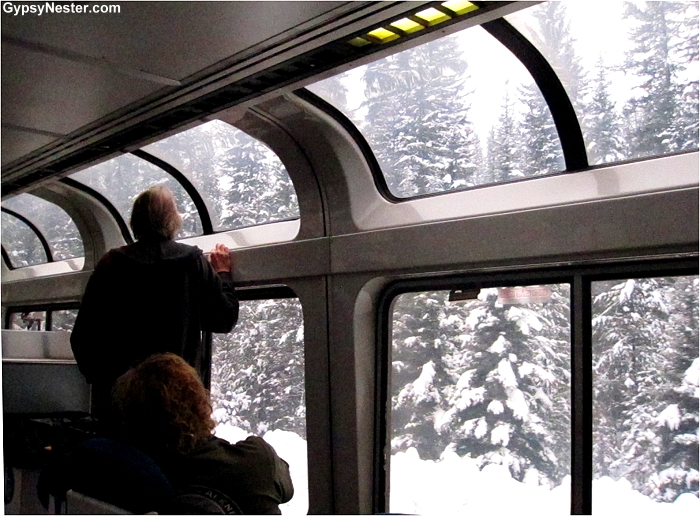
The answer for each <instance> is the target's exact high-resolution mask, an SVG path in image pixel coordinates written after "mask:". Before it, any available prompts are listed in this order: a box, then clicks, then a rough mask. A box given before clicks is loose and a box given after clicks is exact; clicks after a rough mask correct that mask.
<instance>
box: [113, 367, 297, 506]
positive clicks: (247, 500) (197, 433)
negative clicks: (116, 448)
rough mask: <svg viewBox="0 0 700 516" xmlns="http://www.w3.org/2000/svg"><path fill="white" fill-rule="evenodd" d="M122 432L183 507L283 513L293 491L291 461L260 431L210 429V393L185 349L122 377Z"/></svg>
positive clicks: (118, 398)
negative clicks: (233, 434) (241, 433)
mask: <svg viewBox="0 0 700 516" xmlns="http://www.w3.org/2000/svg"><path fill="white" fill-rule="evenodd" d="M113 395H114V406H115V409H116V412H117V415H118V419H119V423H120V426H119V429H120V438H121V439H123V440H125V441H126V442H127V443H129V444H131V445H133V446H135V447H137V448H139V449H140V450H141V451H143V452H145V453H146V454H148V455H149V456H150V457H151V458H152V459H153V460H154V461H155V462H156V464H158V466H159V467H160V468H161V469H162V471H163V473H164V474H165V476H166V477H167V478H168V480H169V481H170V483H171V484H172V485H173V487H174V488H175V491H176V493H177V495H178V499H179V500H180V502H181V503H183V504H186V506H187V508H188V509H189V511H188V512H184V513H183V514H280V508H279V505H280V504H281V503H286V502H288V501H289V500H291V499H292V496H293V495H294V487H293V485H292V479H291V476H290V474H289V465H288V464H287V463H286V462H285V461H284V460H282V459H281V458H280V457H279V456H278V455H277V453H276V452H275V450H274V448H273V447H272V446H270V445H269V444H268V443H267V442H265V441H264V440H263V439H262V438H260V437H257V436H250V437H248V438H247V439H245V440H244V441H240V442H238V443H236V444H231V443H229V442H228V441H225V440H224V439H219V438H218V437H214V436H212V430H213V429H214V421H213V420H212V419H211V413H212V407H211V402H210V400H209V393H208V392H207V391H206V389H205V388H204V386H203V385H202V382H201V381H200V379H199V378H198V377H197V373H196V371H195V370H194V369H193V368H192V367H190V366H189V365H187V364H186V363H185V361H184V360H182V359H181V358H180V357H178V356H176V355H173V354H170V353H164V354H157V355H152V356H150V357H149V358H147V359H146V360H144V361H143V362H141V363H140V364H138V365H137V366H136V367H134V368H132V369H130V370H129V371H128V372H126V373H125V374H124V375H122V376H121V377H119V378H118V379H117V381H116V383H115V386H114V391H113Z"/></svg>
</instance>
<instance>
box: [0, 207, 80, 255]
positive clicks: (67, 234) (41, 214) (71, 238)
mask: <svg viewBox="0 0 700 516" xmlns="http://www.w3.org/2000/svg"><path fill="white" fill-rule="evenodd" d="M2 205H3V207H4V208H8V209H10V210H12V211H14V212H16V213H18V214H20V215H22V216H23V217H25V218H26V219H27V220H29V221H30V222H31V223H32V224H34V225H35V226H36V227H37V229H38V230H39V231H40V232H41V234H42V235H43V236H44V238H45V239H46V241H47V242H48V244H49V247H50V249H51V254H52V255H53V259H54V260H67V259H69V258H79V257H81V256H84V255H85V251H84V250H83V240H82V238H81V237H80V232H79V231H78V227H77V226H76V225H75V222H73V219H71V218H70V216H69V215H68V214H67V213H66V212H65V211H64V210H63V209H61V208H59V207H58V206H57V205H55V204H53V203H51V202H49V201H45V200H44V199H41V198H39V197H37V196H35V195H31V194H22V195H18V196H17V197H13V198H11V199H7V200H6V201H3V203H2ZM3 221H4V219H3ZM4 232H5V228H3V234H4ZM20 241H21V240H20ZM21 242H22V245H25V244H24V241H21Z"/></svg>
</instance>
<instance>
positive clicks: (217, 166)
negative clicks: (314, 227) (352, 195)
mask: <svg viewBox="0 0 700 516" xmlns="http://www.w3.org/2000/svg"><path fill="white" fill-rule="evenodd" d="M143 150H145V151H146V152H149V153H151V154H153V155H154V156H156V157H158V158H160V159H162V160H163V161H165V162H167V163H169V164H171V165H172V166H174V167H175V168H177V169H178V170H180V171H181V172H182V173H183V174H184V175H185V176H187V178H188V179H189V180H190V181H192V183H193V184H194V185H195V186H196V187H197V189H198V190H199V191H200V192H201V194H202V197H203V198H204V200H205V202H206V203H207V207H208V208H209V213H210V215H211V218H212V225H213V227H214V230H215V231H224V230H227V229H235V228H240V227H245V226H254V225H258V224H265V223H267V222H275V221H281V220H288V219H293V218H298V217H299V205H298V202H297V196H296V193H295V192H294V186H293V185H292V181H291V180H290V179H289V175H288V174H287V170H286V169H285V167H284V165H283V164H282V162H281V161H280V159H279V158H278V157H277V155H276V154H275V153H274V152H272V151H271V150H270V149H269V148H268V147H266V146H265V145H263V144H262V143H260V142H259V141H258V140H256V139H255V138H253V137H251V136H249V135H247V134H246V133H244V132H243V131H241V130H239V129H236V128H235V127H233V126H231V125H229V124H227V123H225V122H221V121H220V120H213V121H211V122H208V123H206V124H202V125H200V126H197V127H195V128H193V129H189V130H187V131H184V132H182V133H179V134H176V135H173V136H171V137H169V138H166V139H164V140H161V141H159V142H157V143H154V144H151V145H149V146H147V147H144V149H143Z"/></svg>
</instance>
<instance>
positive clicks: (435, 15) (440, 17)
mask: <svg viewBox="0 0 700 516" xmlns="http://www.w3.org/2000/svg"><path fill="white" fill-rule="evenodd" d="M415 16H416V17H417V18H420V19H421V20H425V21H426V22H428V25H437V24H438V23H442V22H444V21H447V20H449V19H450V17H449V16H448V15H446V14H445V13H443V12H442V11H438V10H437V9H435V8H433V7H430V8H428V9H425V10H423V11H420V12H418V13H416V14H415Z"/></svg>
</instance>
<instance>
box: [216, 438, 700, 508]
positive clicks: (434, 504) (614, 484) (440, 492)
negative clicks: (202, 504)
mask: <svg viewBox="0 0 700 516" xmlns="http://www.w3.org/2000/svg"><path fill="white" fill-rule="evenodd" d="M216 435H217V436H218V437H221V438H223V439H226V440H228V441H230V442H233V443H235V442H237V441H240V440H242V439H245V438H246V437H247V436H248V433H247V432H246V431H245V430H241V429H240V428H235V427H232V426H229V425H219V426H218V427H216ZM263 438H264V439H265V440H266V441H267V442H268V443H270V444H271V445H272V446H273V447H274V448H275V450H277V453H278V455H279V456H280V457H282V458H283V459H284V460H286V461H287V462H288V463H289V467H290V471H291V474H292V481H293V482H294V498H292V500H291V501H290V502H289V503H286V504H284V505H282V506H281V509H282V514H283V515H285V516H291V515H301V514H306V513H307V512H308V508H309V496H308V476H307V461H306V441H304V440H303V439H302V438H301V437H299V436H298V435H296V434H294V433H292V432H285V431H282V430H273V431H271V432H267V433H266V434H265V435H263ZM570 494H571V491H570V482H569V478H568V477H567V478H566V479H565V480H564V482H562V484H561V485H559V486H557V487H555V488H554V489H550V488H549V487H548V486H541V485H537V483H536V481H535V482H527V481H526V482H518V481H517V480H514V479H513V478H511V476H510V473H509V472H508V469H507V468H506V467H504V466H498V465H495V464H493V465H489V466H486V467H485V468H484V469H483V470H481V471H479V469H478V467H477V466H476V464H475V461H474V459H471V458H469V457H459V456H458V455H457V454H456V453H454V452H451V451H449V450H446V451H445V453H444V454H443V456H442V459H441V460H440V461H423V460H420V458H419V457H418V452H417V451H416V450H415V449H414V448H410V449H408V450H406V451H405V452H400V453H397V454H395V455H393V456H392V458H391V505H390V512H398V513H407V514H421V515H426V516H429V515H432V514H436V515H438V514H440V515H442V514H537V515H538V516H539V515H541V516H546V515H555V514H556V515H563V514H569V513H570ZM593 514H595V515H596V516H599V515H606V514H610V515H615V516H619V515H620V514H634V515H635V516H643V515H646V514H649V515H652V514H653V515H659V516H675V515H678V516H681V515H683V516H687V515H690V514H700V501H699V500H698V498H696V497H695V496H694V495H692V494H690V493H686V494H683V495H681V496H679V497H678V499H677V500H676V501H675V503H672V504H664V503H656V502H654V501H652V500H651V499H649V498H648V497H646V496H644V495H642V494H641V493H638V492H637V491H634V490H633V489H632V487H631V485H630V483H629V482H628V481H627V480H625V479H620V480H618V481H615V480H613V479H611V478H607V477H604V478H601V479H598V480H595V481H594V482H593Z"/></svg>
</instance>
